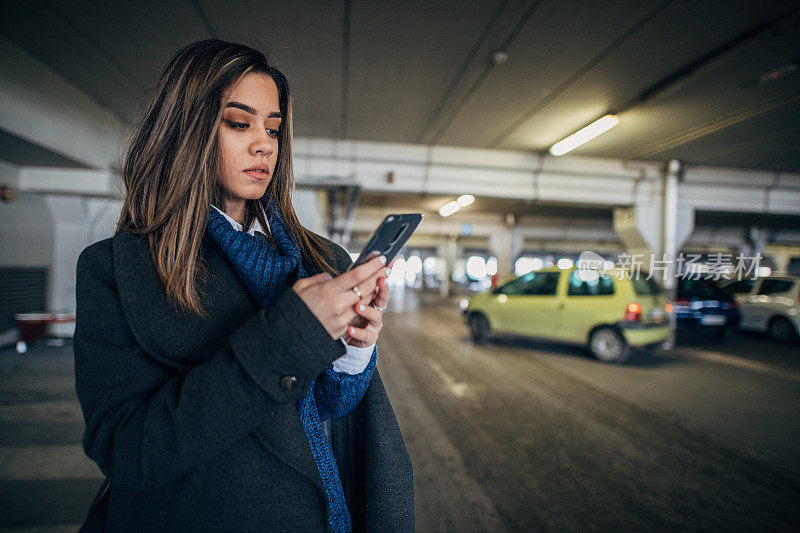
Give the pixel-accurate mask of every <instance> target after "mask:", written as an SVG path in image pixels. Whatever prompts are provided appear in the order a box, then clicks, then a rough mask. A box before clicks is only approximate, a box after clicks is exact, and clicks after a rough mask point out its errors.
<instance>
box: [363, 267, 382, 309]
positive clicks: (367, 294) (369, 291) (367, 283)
mask: <svg viewBox="0 0 800 533" xmlns="http://www.w3.org/2000/svg"><path fill="white" fill-rule="evenodd" d="M387 272H389V269H388V268H382V269H380V270H378V271H377V272H375V273H374V274H373V275H372V276H370V277H369V278H368V279H366V280H364V281H362V282H361V283H359V284H358V290H359V291H361V295H362V298H361V299H362V300H366V301H367V302H371V301H372V297H373V292H374V291H375V288H376V287H377V286H378V280H380V279H381V278H385V277H386V276H387V275H388V274H387Z"/></svg>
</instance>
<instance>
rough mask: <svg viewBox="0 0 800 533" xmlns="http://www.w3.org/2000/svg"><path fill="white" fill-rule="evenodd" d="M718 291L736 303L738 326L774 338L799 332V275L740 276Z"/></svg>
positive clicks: (793, 337)
mask: <svg viewBox="0 0 800 533" xmlns="http://www.w3.org/2000/svg"><path fill="white" fill-rule="evenodd" d="M722 290H723V291H724V292H726V293H728V294H730V295H731V296H733V298H734V299H735V300H736V301H737V302H739V312H740V313H741V320H740V321H739V329H746V330H750V331H763V332H766V333H768V334H769V336H770V337H772V338H773V339H775V340H779V341H788V340H791V339H796V338H797V337H798V333H800V277H797V276H770V277H767V278H758V279H744V280H740V281H734V282H733V283H729V284H727V285H725V286H724V287H723V288H722Z"/></svg>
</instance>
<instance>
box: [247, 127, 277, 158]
mask: <svg viewBox="0 0 800 533" xmlns="http://www.w3.org/2000/svg"><path fill="white" fill-rule="evenodd" d="M276 144H277V140H276V139H273V138H272V137H270V136H269V135H268V134H267V133H263V134H261V135H259V136H258V138H257V139H254V140H253V143H252V144H251V145H250V153H252V154H253V155H261V156H263V157H269V156H271V155H272V153H273V152H275V148H276V146H275V145H276Z"/></svg>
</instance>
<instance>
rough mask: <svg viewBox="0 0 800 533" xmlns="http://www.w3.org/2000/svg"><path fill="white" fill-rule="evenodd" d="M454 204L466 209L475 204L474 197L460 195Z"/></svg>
mask: <svg viewBox="0 0 800 533" xmlns="http://www.w3.org/2000/svg"><path fill="white" fill-rule="evenodd" d="M456 202H458V205H459V206H461V207H467V206H468V205H472V204H473V203H474V202H475V197H474V196H472V195H471V194H462V195H461V196H459V197H458V198H456Z"/></svg>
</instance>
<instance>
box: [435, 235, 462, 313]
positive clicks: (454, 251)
mask: <svg viewBox="0 0 800 533" xmlns="http://www.w3.org/2000/svg"><path fill="white" fill-rule="evenodd" d="M437 255H439V256H443V257H444V264H445V269H444V276H443V277H442V284H441V285H440V287H439V294H440V295H441V296H442V297H443V298H447V297H448V296H450V294H451V293H452V290H451V285H452V280H451V279H450V276H452V275H453V271H454V270H455V264H456V259H458V237H457V236H456V235H448V236H446V237H444V239H443V240H442V243H441V244H440V245H439V250H438V253H437Z"/></svg>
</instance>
